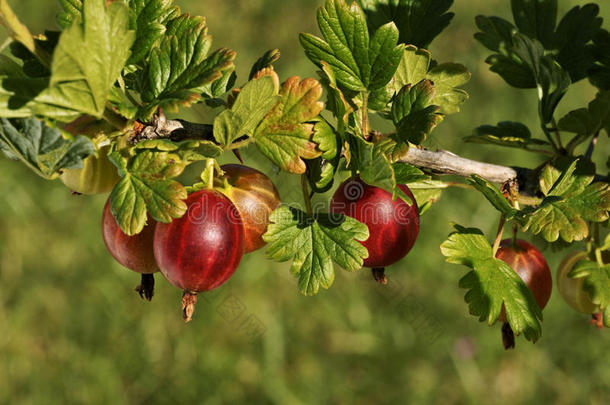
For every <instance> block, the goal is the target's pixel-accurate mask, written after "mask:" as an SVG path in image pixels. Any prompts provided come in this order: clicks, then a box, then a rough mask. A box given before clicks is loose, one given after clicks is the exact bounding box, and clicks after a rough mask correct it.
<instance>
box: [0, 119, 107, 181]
mask: <svg viewBox="0 0 610 405" xmlns="http://www.w3.org/2000/svg"><path fill="white" fill-rule="evenodd" d="M0 150H2V151H3V152H4V153H5V154H6V155H7V156H8V157H9V158H11V159H19V160H21V161H22V162H23V163H25V164H26V166H28V167H29V168H30V169H32V170H33V171H34V172H35V173H36V174H38V175H39V176H41V177H44V178H46V179H54V178H57V177H58V176H59V174H60V171H61V170H62V169H79V168H82V167H83V159H85V158H86V157H87V156H90V155H93V154H95V152H96V150H95V145H94V144H93V143H92V142H91V140H90V139H89V138H87V137H85V136H77V137H75V138H74V139H65V138H64V137H62V135H61V133H60V131H59V130H58V129H55V128H50V127H48V126H47V125H46V124H45V123H43V122H42V121H39V120H37V119H34V118H29V119H16V120H7V119H5V118H0Z"/></svg>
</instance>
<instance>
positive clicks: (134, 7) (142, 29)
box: [64, 0, 180, 64]
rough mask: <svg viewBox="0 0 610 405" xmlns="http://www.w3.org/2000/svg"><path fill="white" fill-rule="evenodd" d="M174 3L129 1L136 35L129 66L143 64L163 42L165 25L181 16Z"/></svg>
mask: <svg viewBox="0 0 610 405" xmlns="http://www.w3.org/2000/svg"><path fill="white" fill-rule="evenodd" d="M64 1H65V0H64ZM172 3H173V1H172V0H127V4H128V5H129V12H130V13H129V20H130V27H131V29H133V30H134V31H135V33H136V38H135V41H134V43H133V45H132V47H131V56H130V58H129V61H128V64H135V63H140V62H142V61H143V60H144V59H145V58H146V57H147V56H148V55H149V53H150V51H151V50H152V49H153V48H155V47H156V46H157V45H158V44H159V42H160V41H161V40H162V38H163V36H164V34H165V30H166V28H165V25H166V24H167V23H168V22H169V21H171V20H173V19H175V18H176V17H178V16H179V15H180V8H179V7H178V6H174V5H173V4H172Z"/></svg>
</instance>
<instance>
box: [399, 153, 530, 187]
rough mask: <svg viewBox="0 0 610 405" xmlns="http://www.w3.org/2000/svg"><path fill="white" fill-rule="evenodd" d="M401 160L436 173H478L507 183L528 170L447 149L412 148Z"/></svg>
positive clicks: (467, 174) (467, 175)
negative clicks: (473, 157)
mask: <svg viewBox="0 0 610 405" xmlns="http://www.w3.org/2000/svg"><path fill="white" fill-rule="evenodd" d="M399 161H401V162H404V163H409V164H412V165H413V166H417V167H420V168H425V169H429V170H431V171H432V172H434V173H436V174H453V175H456V176H463V177H470V176H471V175H473V174H478V175H479V176H481V177H483V178H484V179H486V180H488V181H491V182H494V183H505V182H507V181H511V180H515V179H517V178H518V177H519V175H520V174H522V173H524V172H525V171H526V169H521V168H513V167H507V166H499V165H494V164H491V163H483V162H478V161H476V160H470V159H466V158H463V157H461V156H458V155H456V154H455V153H452V152H448V151H445V150H439V151H436V152H433V151H430V150H427V149H417V148H410V149H409V152H408V153H407V154H406V155H405V156H403V157H402V158H401V159H399Z"/></svg>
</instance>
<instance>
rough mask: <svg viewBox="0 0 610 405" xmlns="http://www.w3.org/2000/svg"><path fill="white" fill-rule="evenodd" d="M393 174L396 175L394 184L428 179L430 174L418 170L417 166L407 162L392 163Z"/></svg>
mask: <svg viewBox="0 0 610 405" xmlns="http://www.w3.org/2000/svg"><path fill="white" fill-rule="evenodd" d="M392 167H393V168H394V175H395V176H396V184H409V183H416V182H419V181H423V180H430V178H431V177H430V176H428V175H426V174H425V173H424V172H422V171H421V170H419V169H418V168H417V167H415V166H413V165H410V164H408V163H402V162H398V163H394V164H393V165H392Z"/></svg>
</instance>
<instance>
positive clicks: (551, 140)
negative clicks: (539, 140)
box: [542, 124, 559, 153]
mask: <svg viewBox="0 0 610 405" xmlns="http://www.w3.org/2000/svg"><path fill="white" fill-rule="evenodd" d="M542 132H544V135H545V136H546V139H547V140H548V141H549V143H550V144H551V146H552V147H553V150H554V151H555V152H556V153H559V147H557V144H556V143H555V141H554V140H553V136H552V135H551V132H550V131H549V129H548V128H547V127H546V125H544V124H542Z"/></svg>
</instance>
